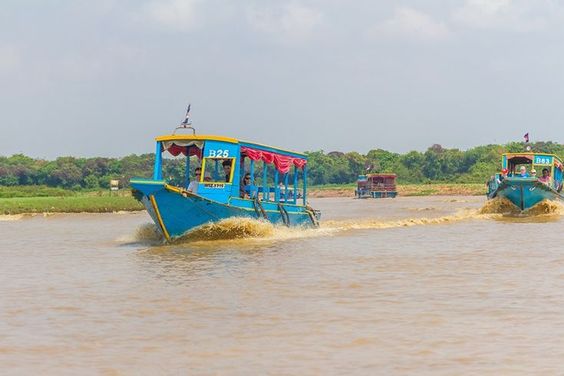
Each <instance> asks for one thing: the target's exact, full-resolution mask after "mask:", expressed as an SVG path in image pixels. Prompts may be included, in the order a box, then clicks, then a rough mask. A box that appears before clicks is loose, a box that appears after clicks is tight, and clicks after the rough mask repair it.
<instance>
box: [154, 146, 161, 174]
mask: <svg viewBox="0 0 564 376" xmlns="http://www.w3.org/2000/svg"><path fill="white" fill-rule="evenodd" d="M162 164H163V155H162V153H161V142H157V147H156V150H155V169H154V170H153V180H162V178H163V171H162Z"/></svg>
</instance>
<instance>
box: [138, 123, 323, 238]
mask: <svg viewBox="0 0 564 376" xmlns="http://www.w3.org/2000/svg"><path fill="white" fill-rule="evenodd" d="M179 128H180V127H179ZM182 128H189V129H191V130H192V134H175V133H173V134H171V135H165V136H160V137H157V138H156V139H155V140H156V149H155V156H156V157H155V164H154V171H153V177H152V179H143V178H132V179H131V180H130V183H131V187H132V190H133V194H134V196H135V197H136V198H137V199H138V200H139V201H141V202H142V203H143V205H144V206H145V208H146V209H147V211H148V213H149V214H150V216H151V217H152V219H153V221H154V222H155V224H156V225H157V228H158V229H159V231H160V232H161V233H162V236H163V237H164V238H165V239H166V240H167V241H172V240H174V239H175V238H178V237H180V236H182V235H184V234H185V233H187V232H188V231H190V230H192V229H194V228H196V227H198V226H201V225H205V224H209V223H214V222H218V221H221V220H224V219H228V218H232V217H242V218H256V219H262V220H267V221H269V222H272V223H274V224H281V225H285V226H305V227H317V226H319V218H320V212H319V211H317V210H314V209H312V208H311V207H310V206H309V205H308V204H307V156H306V155H304V154H302V153H298V152H293V151H289V150H283V149H280V148H275V147H271V146H265V145H261V144H257V143H254V142H247V141H241V140H238V139H235V138H230V137H223V136H212V135H196V131H195V129H194V128H192V127H186V126H183V127H182ZM177 129H178V128H177ZM175 132H176V130H175ZM171 158H173V159H178V158H181V159H185V161H182V163H183V166H184V173H183V175H184V176H183V181H182V182H181V183H178V182H176V183H175V182H172V181H169V180H166V179H164V178H163V164H166V163H167V162H169V161H170V160H171ZM195 169H201V173H200V175H199V176H197V178H196V176H193V175H192V173H193V172H194V170H195ZM191 176H193V177H192V179H191ZM245 176H246V177H247V180H245V181H243V180H242V178H243V177H245ZM190 180H192V182H191V181H190Z"/></svg>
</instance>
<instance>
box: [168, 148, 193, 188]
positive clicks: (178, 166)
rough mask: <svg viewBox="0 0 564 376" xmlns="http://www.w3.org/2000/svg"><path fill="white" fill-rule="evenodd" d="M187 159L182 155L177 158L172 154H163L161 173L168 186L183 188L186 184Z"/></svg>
mask: <svg viewBox="0 0 564 376" xmlns="http://www.w3.org/2000/svg"><path fill="white" fill-rule="evenodd" d="M186 159H187V158H186V157H185V156H184V155H182V154H179V155H177V156H173V155H171V154H170V153H163V154H162V159H161V171H162V176H163V179H164V180H165V182H166V183H167V184H169V185H173V186H176V187H182V186H184V185H185V184H186V179H185V176H186ZM196 159H197V158H196Z"/></svg>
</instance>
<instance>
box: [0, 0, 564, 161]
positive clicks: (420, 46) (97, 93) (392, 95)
mask: <svg viewBox="0 0 564 376" xmlns="http://www.w3.org/2000/svg"><path fill="white" fill-rule="evenodd" d="M563 42H564V2H560V1H557V0H535V1H532V0H531V1H526V0H514V1H512V0H445V1H438V0H437V1H432V0H426V1H423V0H409V1H385V0H377V1H374V0H358V1H354V0H309V1H306V0H295V1H274V0H248V1H247V0H147V1H145V0H143V1H141V0H96V1H92V0H75V1H70V0H67V1H65V0H41V1H40V0H35V1H33V0H0V109H1V113H2V117H1V120H0V155H4V156H7V155H11V154H14V153H24V154H26V155H29V156H32V157H39V158H48V159H52V158H55V157H57V156H66V155H73V156H86V157H92V156H106V157H120V156H124V155H128V154H132V153H135V154H141V153H147V152H153V149H154V147H153V142H154V141H153V138H154V137H155V136H157V135H162V134H168V133H170V132H171V131H172V130H173V129H174V127H175V126H177V125H178V124H179V123H180V122H181V121H182V120H183V117H184V111H185V107H186V105H187V104H188V103H191V104H192V119H193V122H194V123H193V125H194V126H195V127H196V129H197V131H198V133H200V134H217V135H224V136H231V137H235V138H240V139H244V140H248V141H254V142H258V143H263V144H270V145H274V146H279V147H283V148H288V149H293V150H298V151H306V150H310V151H311V150H320V149H323V150H325V151H326V152H329V151H333V150H339V151H343V152H348V151H358V152H361V153H365V152H367V151H368V150H370V149H376V148H382V149H386V150H390V151H394V152H401V153H403V152H406V151H409V150H419V151H423V150H426V149H427V147H429V146H430V145H432V144H434V143H438V144H441V145H443V146H444V147H449V148H460V149H468V148H470V147H473V146H477V145H483V144H489V143H506V142H509V141H521V140H522V139H523V138H522V136H523V134H524V133H526V132H529V133H530V135H531V141H539V140H544V141H546V140H552V141H556V142H560V143H564V138H563V130H564V127H563V126H562V124H563V123H564V105H563V101H564V43H563Z"/></svg>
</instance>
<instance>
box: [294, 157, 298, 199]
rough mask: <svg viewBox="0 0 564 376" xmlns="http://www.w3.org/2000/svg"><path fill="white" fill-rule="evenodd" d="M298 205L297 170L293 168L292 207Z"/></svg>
mask: <svg viewBox="0 0 564 376" xmlns="http://www.w3.org/2000/svg"><path fill="white" fill-rule="evenodd" d="M297 203H298V168H297V167H296V166H294V205H296V204H297Z"/></svg>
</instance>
